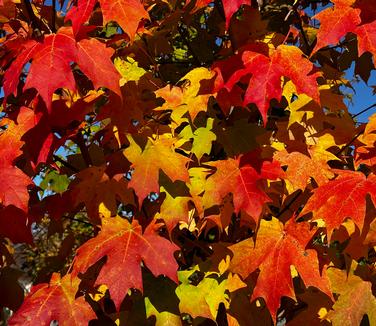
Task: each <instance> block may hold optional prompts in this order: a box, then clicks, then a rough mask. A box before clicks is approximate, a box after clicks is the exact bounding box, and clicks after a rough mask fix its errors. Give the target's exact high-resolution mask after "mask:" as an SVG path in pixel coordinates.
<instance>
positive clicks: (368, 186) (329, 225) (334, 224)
mask: <svg viewBox="0 0 376 326" xmlns="http://www.w3.org/2000/svg"><path fill="white" fill-rule="evenodd" d="M338 173H339V176H338V177H337V178H336V179H335V180H332V181H330V182H328V183H326V184H324V185H321V186H320V187H319V188H317V189H315V190H314V193H313V196H312V197H311V198H310V199H309V200H308V202H307V204H306V205H305V206H304V209H303V211H302V214H305V213H308V212H312V214H313V219H314V220H317V219H323V220H324V221H325V226H326V230H327V232H328V237H329V238H330V237H331V235H332V232H333V230H334V229H337V228H339V227H340V226H341V224H342V222H344V221H345V219H346V218H351V219H352V220H353V221H354V223H355V224H356V225H357V226H358V228H359V229H360V230H362V229H363V224H364V218H365V214H366V196H367V194H370V196H371V199H372V201H373V202H374V203H376V176H375V175H373V174H371V175H369V176H368V177H367V178H366V177H365V176H364V174H363V173H360V172H353V171H341V172H339V171H338Z"/></svg>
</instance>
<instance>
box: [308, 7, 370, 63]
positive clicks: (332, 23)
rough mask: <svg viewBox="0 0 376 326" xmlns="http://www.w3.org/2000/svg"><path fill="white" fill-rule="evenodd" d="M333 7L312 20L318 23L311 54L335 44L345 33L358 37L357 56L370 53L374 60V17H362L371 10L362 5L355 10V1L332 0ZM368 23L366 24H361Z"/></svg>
mask: <svg viewBox="0 0 376 326" xmlns="http://www.w3.org/2000/svg"><path fill="white" fill-rule="evenodd" d="M332 2H333V3H334V7H331V8H327V9H325V10H323V11H322V12H320V13H318V14H317V15H315V16H314V17H312V18H313V19H317V20H319V21H320V28H319V30H318V32H317V43H316V46H315V48H314V49H313V51H312V53H315V52H316V51H317V50H319V49H321V48H322V47H324V46H327V45H330V44H337V43H338V42H339V41H340V39H341V38H342V37H344V36H345V35H346V34H347V33H355V34H357V36H358V55H359V56H361V55H362V54H363V53H364V52H367V51H368V52H371V53H372V54H373V56H374V58H376V36H375V31H376V22H375V21H373V20H375V16H372V17H363V18H362V14H363V13H364V12H367V11H369V10H371V9H370V8H368V7H366V6H365V4H364V3H363V4H362V5H361V7H360V8H361V9H359V8H356V6H354V5H356V1H355V0H333V1H332ZM363 20H364V21H363ZM367 21H369V23H368V24H362V23H364V22H367Z"/></svg>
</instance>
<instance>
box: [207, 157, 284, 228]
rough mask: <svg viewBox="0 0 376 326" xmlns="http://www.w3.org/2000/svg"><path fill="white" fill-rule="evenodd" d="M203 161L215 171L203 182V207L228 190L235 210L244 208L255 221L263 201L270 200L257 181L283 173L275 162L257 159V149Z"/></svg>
mask: <svg viewBox="0 0 376 326" xmlns="http://www.w3.org/2000/svg"><path fill="white" fill-rule="evenodd" d="M205 164H206V165H210V166H212V167H215V168H216V172H214V174H212V175H211V176H209V177H208V179H207V181H206V183H205V188H204V189H205V193H204V196H203V204H204V207H205V208H209V207H211V206H213V205H220V204H221V203H222V200H223V198H224V197H225V196H227V195H228V194H229V193H232V195H233V201H234V206H235V212H236V213H238V212H240V210H244V211H245V212H246V213H247V214H249V215H250V216H252V217H253V218H254V219H255V221H256V222H257V221H258V220H259V217H260V215H261V212H262V207H263V205H264V204H265V203H267V202H269V201H271V200H270V198H269V197H268V196H267V195H266V194H265V192H264V188H263V186H262V182H261V181H262V180H263V179H270V180H276V179H278V178H279V177H280V176H282V174H283V171H282V170H281V168H280V165H279V163H278V162H276V161H268V160H261V159H260V158H259V157H258V153H257V152H250V153H248V154H245V155H243V156H240V157H239V158H237V159H231V158H229V159H227V160H223V161H215V162H208V163H205Z"/></svg>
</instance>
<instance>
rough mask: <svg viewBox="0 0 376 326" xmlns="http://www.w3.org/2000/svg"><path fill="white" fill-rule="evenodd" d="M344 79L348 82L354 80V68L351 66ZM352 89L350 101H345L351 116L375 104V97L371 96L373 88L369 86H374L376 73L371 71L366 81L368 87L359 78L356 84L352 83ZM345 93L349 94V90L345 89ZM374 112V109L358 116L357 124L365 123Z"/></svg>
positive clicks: (375, 84)
mask: <svg viewBox="0 0 376 326" xmlns="http://www.w3.org/2000/svg"><path fill="white" fill-rule="evenodd" d="M346 78H347V79H348V80H349V81H352V80H354V79H355V76H354V66H352V67H351V68H350V69H349V70H348V71H347V72H346ZM352 85H353V87H354V90H355V91H354V93H353V98H352V101H351V102H350V101H348V100H345V102H346V104H347V106H348V108H349V111H350V112H351V113H353V114H356V113H358V112H360V111H361V110H363V109H365V108H367V107H368V106H370V105H372V104H374V103H376V96H375V95H373V93H372V92H373V88H372V87H371V86H376V71H375V70H373V71H372V73H371V77H370V78H369V80H368V85H367V84H366V83H365V82H364V81H363V80H361V79H360V78H359V81H358V82H353V83H352ZM346 92H350V90H349V89H346ZM375 112H376V107H374V108H372V109H370V110H369V111H367V112H365V113H363V114H361V115H359V116H358V117H357V121H358V122H367V121H368V117H369V116H370V115H372V114H373V113H375Z"/></svg>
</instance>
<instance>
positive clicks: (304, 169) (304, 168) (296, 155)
mask: <svg viewBox="0 0 376 326" xmlns="http://www.w3.org/2000/svg"><path fill="white" fill-rule="evenodd" d="M308 151H309V154H310V156H307V155H305V154H303V153H300V152H291V153H288V152H287V151H280V152H277V153H276V154H275V155H274V158H275V159H276V160H278V161H279V162H280V163H281V165H282V166H287V169H286V171H285V176H284V180H285V181H286V182H288V183H289V184H288V185H287V188H288V190H289V193H292V192H294V191H296V190H298V189H301V190H304V189H305V187H306V186H307V184H308V183H309V182H310V179H311V178H313V179H315V181H316V182H317V184H318V185H319V186H320V185H323V184H325V183H326V182H327V181H328V180H329V179H331V178H333V177H334V173H333V172H332V170H331V169H330V167H329V165H328V164H327V161H328V160H338V159H337V157H336V156H334V154H332V153H330V152H327V151H323V150H321V149H320V148H317V147H313V148H310V149H308Z"/></svg>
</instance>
